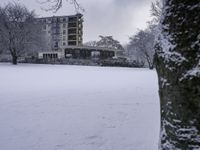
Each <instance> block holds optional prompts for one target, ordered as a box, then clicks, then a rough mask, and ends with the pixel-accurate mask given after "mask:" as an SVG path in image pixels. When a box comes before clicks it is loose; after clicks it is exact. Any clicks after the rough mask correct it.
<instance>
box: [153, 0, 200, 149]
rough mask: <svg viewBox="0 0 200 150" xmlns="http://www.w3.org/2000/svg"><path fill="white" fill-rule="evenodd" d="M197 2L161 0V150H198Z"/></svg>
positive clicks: (158, 45)
mask: <svg viewBox="0 0 200 150" xmlns="http://www.w3.org/2000/svg"><path fill="white" fill-rule="evenodd" d="M199 12H200V2H199V1H198V0H182V1H177V0H163V11H162V16H161V21H160V25H159V32H160V33H159V35H158V38H157V42H156V45H155V49H156V55H155V62H156V69H157V73H158V78H159V94H160V103H161V134H160V137H161V142H160V143H161V145H160V149H161V150H197V149H200V15H199Z"/></svg>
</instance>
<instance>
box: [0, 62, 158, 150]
mask: <svg viewBox="0 0 200 150" xmlns="http://www.w3.org/2000/svg"><path fill="white" fill-rule="evenodd" d="M157 92H158V87H157V75H156V72H155V71H150V70H148V69H131V68H109V67H106V68H102V67H83V66H64V65H63V66H62V65H60V66H59V65H27V64H20V65H17V66H13V65H10V64H0V150H156V149H158V148H157V147H158V146H157V145H158V138H159V100H158V94H157Z"/></svg>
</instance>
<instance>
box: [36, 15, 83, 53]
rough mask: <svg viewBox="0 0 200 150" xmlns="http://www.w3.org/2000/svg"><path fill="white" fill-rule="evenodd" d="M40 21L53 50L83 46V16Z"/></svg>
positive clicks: (56, 17) (50, 18)
mask: <svg viewBox="0 0 200 150" xmlns="http://www.w3.org/2000/svg"><path fill="white" fill-rule="evenodd" d="M38 20H39V22H40V23H41V24H42V26H43V32H45V35H46V38H47V41H48V45H49V46H50V47H51V49H52V50H60V49H63V48H65V47H67V46H72V45H73V46H80V45H82V42H83V18H82V15H81V14H76V15H72V16H53V17H46V18H38Z"/></svg>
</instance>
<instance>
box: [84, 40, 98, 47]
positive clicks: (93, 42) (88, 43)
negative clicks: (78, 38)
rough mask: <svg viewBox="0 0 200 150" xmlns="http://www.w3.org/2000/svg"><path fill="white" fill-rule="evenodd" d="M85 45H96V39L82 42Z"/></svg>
mask: <svg viewBox="0 0 200 150" xmlns="http://www.w3.org/2000/svg"><path fill="white" fill-rule="evenodd" d="M84 45H85V46H94V47H95V46H97V41H89V42H86V43H84Z"/></svg>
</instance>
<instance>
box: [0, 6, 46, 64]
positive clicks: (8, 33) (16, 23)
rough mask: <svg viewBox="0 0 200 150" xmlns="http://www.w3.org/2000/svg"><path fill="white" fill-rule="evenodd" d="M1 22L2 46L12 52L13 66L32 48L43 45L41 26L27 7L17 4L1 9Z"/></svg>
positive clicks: (0, 41)
mask: <svg viewBox="0 0 200 150" xmlns="http://www.w3.org/2000/svg"><path fill="white" fill-rule="evenodd" d="M0 22H1V24H0V46H1V47H2V48H3V49H4V50H7V51H9V52H10V54H11V56H12V63H13V64H17V59H18V58H19V57H20V56H24V55H25V54H26V52H27V50H30V49H31V47H32V46H39V45H41V44H40V43H41V37H42V36H41V28H40V25H39V24H38V23H37V21H36V20H35V14H34V12H30V11H29V10H28V9H27V8H26V7H24V6H22V5H19V4H17V3H9V4H7V5H5V7H0ZM37 48H38V47H37Z"/></svg>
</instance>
